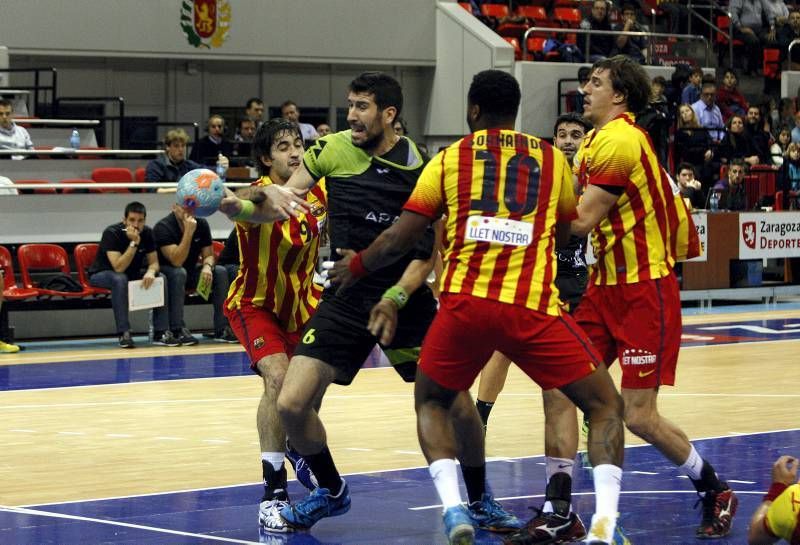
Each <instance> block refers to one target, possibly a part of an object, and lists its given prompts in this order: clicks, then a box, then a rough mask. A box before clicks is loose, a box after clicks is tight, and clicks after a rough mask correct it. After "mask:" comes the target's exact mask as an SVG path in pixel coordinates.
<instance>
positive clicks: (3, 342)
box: [0, 269, 20, 354]
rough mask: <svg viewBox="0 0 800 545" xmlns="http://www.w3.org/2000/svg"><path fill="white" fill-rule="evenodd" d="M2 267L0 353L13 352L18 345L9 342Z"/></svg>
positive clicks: (18, 349) (0, 281)
mask: <svg viewBox="0 0 800 545" xmlns="http://www.w3.org/2000/svg"><path fill="white" fill-rule="evenodd" d="M4 289H5V281H4V280H3V269H0V354H15V353H16V352H19V351H20V347H19V346H17V345H16V344H14V343H12V342H11V332H10V330H9V327H8V309H7V308H5V307H4V306H3V290H4Z"/></svg>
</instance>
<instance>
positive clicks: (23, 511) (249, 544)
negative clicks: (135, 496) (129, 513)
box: [0, 505, 259, 545]
mask: <svg viewBox="0 0 800 545" xmlns="http://www.w3.org/2000/svg"><path fill="white" fill-rule="evenodd" d="M0 511H7V512H9V513H18V514H20V515H36V516H39V517H50V518H57V519H67V520H78V521H83V522H95V523H97V524H107V525H109V526H121V527H123V528H133V529H134V530H147V531H150V532H158V533H161V534H172V535H176V536H185V537H193V538H197V539H205V540H209V541H222V542H225V543H244V544H245V545H259V543H258V541H244V540H242V539H233V538H229V537H219V536H208V535H205V534H193V533H190V532H181V531H179V530H169V529H167V528H157V527H155V526H143V525H141V524H130V523H128V522H119V521H116V520H104V519H96V518H91V517H80V516H77V515H66V514H64V513H50V512H48V511H39V510H38V509H24V508H20V507H6V506H3V505H0Z"/></svg>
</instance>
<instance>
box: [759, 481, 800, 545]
mask: <svg viewBox="0 0 800 545" xmlns="http://www.w3.org/2000/svg"><path fill="white" fill-rule="evenodd" d="M798 515H800V484H793V485H792V486H790V487H788V488H787V489H786V490H784V491H783V492H782V493H781V495H780V496H778V497H777V498H775V501H774V502H772V505H770V506H769V509H768V510H767V515H766V517H765V525H766V527H767V530H768V531H769V532H770V533H771V534H772V535H774V536H775V537H780V538H783V539H785V540H786V541H791V539H792V535H793V534H794V530H795V528H796V527H797V517H798Z"/></svg>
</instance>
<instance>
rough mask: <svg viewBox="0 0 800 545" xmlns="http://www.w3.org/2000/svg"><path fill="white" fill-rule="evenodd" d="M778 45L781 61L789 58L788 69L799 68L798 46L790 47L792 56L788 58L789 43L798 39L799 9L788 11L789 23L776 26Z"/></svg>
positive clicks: (799, 38) (799, 55)
mask: <svg viewBox="0 0 800 545" xmlns="http://www.w3.org/2000/svg"><path fill="white" fill-rule="evenodd" d="M777 40H778V47H779V48H780V50H781V57H780V58H781V62H783V61H785V60H787V59H788V60H789V66H788V68H789V70H800V47H797V46H795V47H794V48H793V49H792V58H791V59H789V58H788V55H789V44H790V43H792V42H793V41H794V40H800V11H798V10H797V9H795V10H793V11H791V12H790V13H789V23H788V24H786V25H782V26H780V27H779V28H778V37H777Z"/></svg>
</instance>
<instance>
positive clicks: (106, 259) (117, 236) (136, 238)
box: [89, 201, 178, 348]
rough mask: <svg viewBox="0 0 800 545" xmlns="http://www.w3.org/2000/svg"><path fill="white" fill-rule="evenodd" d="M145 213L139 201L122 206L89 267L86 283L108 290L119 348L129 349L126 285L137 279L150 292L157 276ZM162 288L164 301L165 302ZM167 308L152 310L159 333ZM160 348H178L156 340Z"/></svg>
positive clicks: (163, 327)
mask: <svg viewBox="0 0 800 545" xmlns="http://www.w3.org/2000/svg"><path fill="white" fill-rule="evenodd" d="M146 219H147V211H146V210H145V207H144V205H143V204H142V203H140V202H136V201H134V202H130V203H128V204H127V206H125V212H124V214H123V216H122V222H121V223H115V224H113V225H109V226H108V227H106V228H105V230H104V231H103V235H102V237H101V238H100V248H98V250H97V256H96V257H95V259H94V263H92V265H91V266H90V267H89V283H90V284H91V285H92V286H97V287H98V288H107V289H110V290H111V308H112V309H113V310H114V322H115V323H116V325H117V335H119V346H120V348H133V347H134V343H133V337H131V324H130V321H129V319H128V282H129V281H131V280H141V281H142V287H143V288H144V289H150V287H151V286H152V285H153V281H154V280H155V278H156V275H158V255H157V254H156V240H155V238H154V237H153V230H152V229H150V227H148V226H147V225H145V220H146ZM167 295H168V292H167V291H166V289H165V292H164V301H169V298H168V296H167ZM168 319H169V318H168V315H167V308H166V307H165V306H161V307H158V308H155V309H153V329H154V330H155V331H159V332H163V331H165V330H166V329H167V326H168ZM159 341H161V342H158V343H155V342H154V344H160V345H164V346H178V343H177V342H175V340H174V339H169V338H167V339H164V338H161V339H159Z"/></svg>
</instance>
